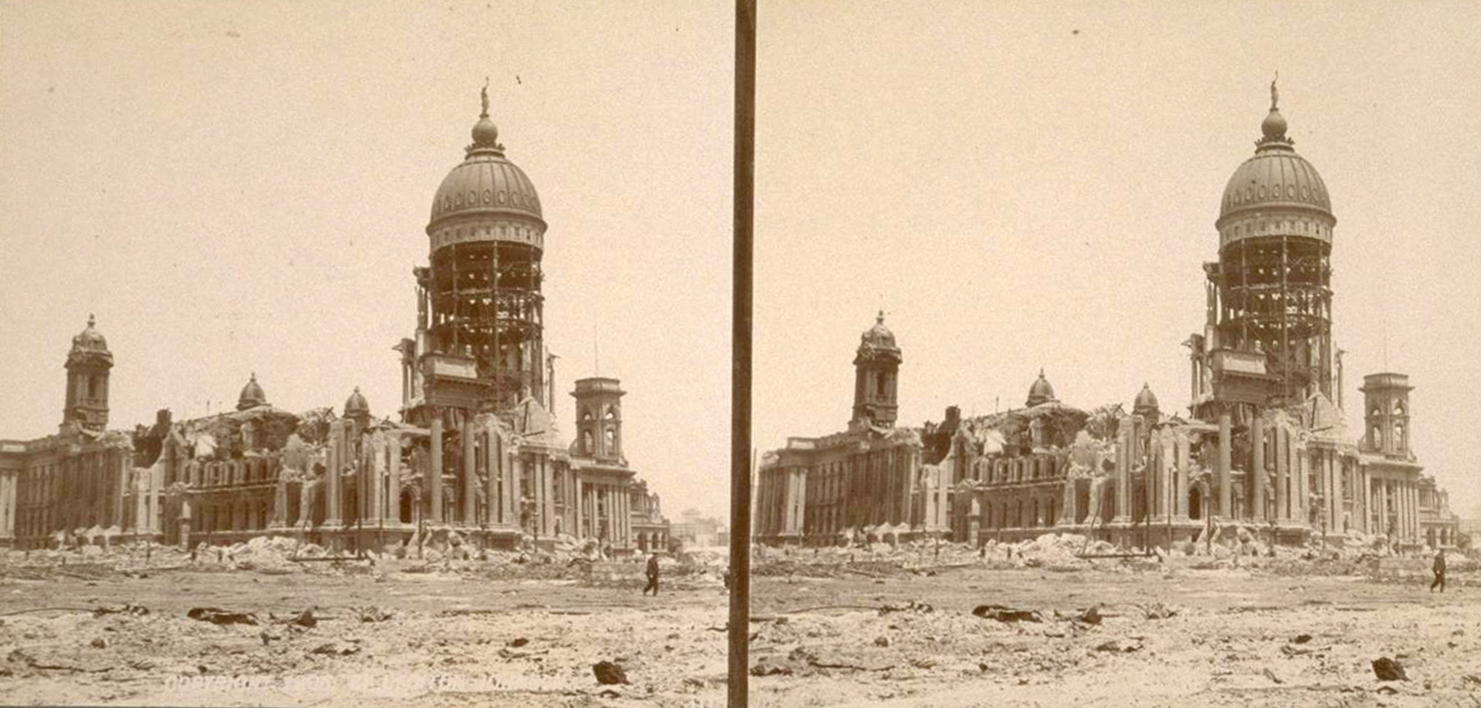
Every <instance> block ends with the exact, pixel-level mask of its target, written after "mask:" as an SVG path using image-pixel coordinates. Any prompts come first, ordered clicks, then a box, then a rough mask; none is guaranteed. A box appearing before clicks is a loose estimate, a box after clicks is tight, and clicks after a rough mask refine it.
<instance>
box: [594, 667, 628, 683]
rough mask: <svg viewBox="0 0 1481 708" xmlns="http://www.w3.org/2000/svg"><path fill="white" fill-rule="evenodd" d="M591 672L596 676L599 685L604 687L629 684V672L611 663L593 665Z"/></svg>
mask: <svg viewBox="0 0 1481 708" xmlns="http://www.w3.org/2000/svg"><path fill="white" fill-rule="evenodd" d="M591 672H592V673H593V674H595V675H596V678H597V683H599V684H602V685H609V684H616V683H627V672H626V671H623V670H622V667H621V666H618V665H617V664H614V663H612V662H610V661H598V662H597V663H595V664H592V666H591Z"/></svg>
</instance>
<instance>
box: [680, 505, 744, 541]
mask: <svg viewBox="0 0 1481 708" xmlns="http://www.w3.org/2000/svg"><path fill="white" fill-rule="evenodd" d="M669 529H670V535H671V536H672V538H673V539H674V540H676V541H682V542H683V543H684V544H685V545H686V546H723V545H725V544H726V543H727V542H728V541H729V540H730V533H729V532H728V531H726V529H725V524H724V522H722V521H720V520H719V519H714V518H709V517H706V516H702V515H701V514H700V513H699V511H697V510H695V509H688V510H685V512H684V513H683V514H682V515H681V518H680V520H679V521H674V522H671V523H670V525H669Z"/></svg>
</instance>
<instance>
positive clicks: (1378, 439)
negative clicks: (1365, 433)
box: [1373, 425, 1383, 447]
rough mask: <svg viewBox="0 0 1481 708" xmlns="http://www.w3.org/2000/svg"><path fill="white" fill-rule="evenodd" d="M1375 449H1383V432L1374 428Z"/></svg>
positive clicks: (1376, 427)
mask: <svg viewBox="0 0 1481 708" xmlns="http://www.w3.org/2000/svg"><path fill="white" fill-rule="evenodd" d="M1373 447H1383V431H1382V430H1379V428H1378V426H1376V425H1375V426H1373Z"/></svg>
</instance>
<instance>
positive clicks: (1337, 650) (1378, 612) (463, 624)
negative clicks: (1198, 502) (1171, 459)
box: [0, 558, 1481, 708]
mask: <svg viewBox="0 0 1481 708" xmlns="http://www.w3.org/2000/svg"><path fill="white" fill-rule="evenodd" d="M326 565H327V564H318V566H316V567H315V568H313V569H310V570H305V571H298V572H289V573H283V572H282V571H273V572H272V573H266V572H263V571H262V570H227V569H218V568H207V567H182V568H174V569H161V568H147V569H142V570H141V571H130V572H127V573H124V572H119V571H117V570H116V569H102V568H93V567H90V566H88V565H86V564H80V565H69V566H66V567H63V568H59V569H53V570H51V571H47V572H45V573H36V572H18V571H15V570H14V569H13V570H12V572H9V573H5V572H0V598H3V600H0V622H3V624H0V703H4V704H14V705H36V704H53V705H54V704H67V705H146V704H147V705H223V706H225V705H231V706H235V705H273V706H316V705H332V706H349V705H356V706H392V705H396V706H401V705H411V706H454V705H479V706H489V705H501V706H503V705H507V706H639V705H641V706H674V707H680V706H721V705H724V703H725V669H726V655H725V641H726V639H725V633H724V627H725V621H726V611H727V610H726V601H727V600H726V595H725V592H724V590H723V588H722V587H720V585H719V581H718V579H717V578H715V577H711V575H709V574H704V575H689V576H682V577H680V576H678V575H677V574H675V575H674V577H673V578H672V582H669V583H668V584H667V586H666V587H665V588H664V589H663V592H662V594H661V595H660V596H659V597H657V598H653V597H644V596H641V595H640V594H639V589H640V587H641V584H642V581H641V579H640V577H639V575H640V573H641V571H640V570H639V568H640V566H637V565H634V566H633V569H632V572H631V574H625V573H619V577H616V578H615V579H614V578H613V576H611V575H610V574H609V575H608V576H606V577H605V578H589V577H588V578H582V577H578V578H574V579H573V578H571V577H569V576H563V574H560V573H552V574H549V575H551V576H563V577H546V578H541V579H536V578H531V577H519V576H518V575H517V574H510V573H502V575H501V573H494V572H480V570H479V569H478V566H477V563H476V562H467V563H465V564H463V565H461V566H460V565H458V564H455V563H454V564H447V565H446V566H444V567H445V569H436V570H431V572H428V571H429V568H428V567H426V566H425V565H415V564H412V563H410V562H407V561H383V562H382V563H380V564H378V565H377V566H376V567H374V568H370V567H368V566H367V565H366V564H364V563H357V564H349V565H347V566H344V567H340V568H332V567H323V566H326ZM1093 565H1094V567H1093V568H1088V569H1076V570H1049V569H1044V568H995V567H988V566H986V565H975V566H973V565H964V566H959V567H942V568H936V569H914V570H901V571H897V572H861V573H844V574H837V575H840V576H841V577H806V576H805V574H791V575H789V574H786V573H783V572H771V573H767V574H764V575H762V576H761V577H757V578H755V579H754V584H753V592H754V603H753V616H754V619H753V621H752V624H751V628H750V629H751V632H752V640H751V664H752V666H753V670H752V674H753V675H752V676H751V678H750V686H751V689H750V690H751V704H752V705H754V706H856V705H878V706H922V707H924V706H975V705H992V706H1059V705H1076V706H1117V707H1120V708H1124V707H1127V706H1164V705H1166V706H1192V705H1198V706H1435V705H1456V706H1481V603H1478V602H1477V600H1478V599H1481V597H1478V590H1477V589H1476V588H1475V587H1474V585H1476V584H1481V578H1476V577H1467V575H1466V574H1460V575H1458V576H1453V577H1452V580H1451V588H1450V592H1447V593H1445V594H1443V595H1441V594H1438V593H1436V594H1431V593H1429V592H1427V588H1426V585H1425V583H1424V582H1423V581H1422V580H1421V579H1420V578H1417V577H1410V578H1409V579H1408V580H1401V581H1385V582H1378V581H1376V580H1374V579H1372V578H1370V577H1368V576H1367V575H1363V574H1357V575H1322V574H1317V573H1315V572H1308V573H1301V572H1294V571H1293V570H1292V569H1291V568H1288V567H1286V568H1282V569H1273V568H1264V569H1260V568H1257V569H1253V570H1251V569H1247V568H1246V569H1231V568H1228V567H1218V568H1213V569H1204V570H1199V569H1194V568H1193V567H1192V566H1193V565H1196V563H1195V562H1194V561H1193V559H1186V558H1184V559H1170V560H1168V561H1165V562H1151V563H1149V562H1146V561H1143V560H1139V561H1137V562H1135V563H1130V562H1126V561H1118V560H1105V561H1097V562H1095V563H1094V564H1093ZM21 570H24V569H21ZM406 571H418V572H406ZM875 576H879V577H875ZM1467 584H1470V585H1472V587H1467ZM912 603H913V604H912ZM989 604H991V605H1000V606H1004V607H1007V608H1013V609H1021V610H1029V611H1033V612H1035V613H1037V616H1031V617H1028V618H1026V619H1024V620H1022V621H1017V622H1004V621H999V620H996V619H992V618H982V617H978V616H975V615H974V614H973V609H974V608H976V607H978V606H981V605H989ZM125 605H132V606H134V607H136V608H142V610H140V609H133V608H126V607H124V606H125ZM1092 606H1098V614H1099V615H1101V617H1100V620H1099V623H1098V624H1097V623H1093V622H1086V621H1081V620H1079V619H1075V618H1079V617H1082V616H1083V614H1084V612H1085V611H1086V610H1087V609H1089V608H1091V607H1092ZM199 607H213V608H220V609H223V610H227V611H231V612H239V613H250V614H251V615H252V617H251V618H250V619H251V620H252V621H255V622H256V624H224V625H218V624H214V623H212V622H208V621H203V620H197V619H191V618H190V617H188V616H187V613H188V612H189V611H190V610H191V609H192V608H199ZM47 608H50V609H47ZM98 608H109V609H113V610H123V611H116V612H108V613H102V614H99V613H97V612H95V610H97V609H98ZM310 608H311V612H312V614H313V616H314V618H315V620H314V621H313V622H311V624H313V626H311V627H309V626H304V625H305V624H310V622H307V621H300V622H299V623H297V624H294V623H292V622H291V620H292V619H293V618H295V617H301V616H302V613H303V612H304V611H305V610H306V609H310ZM145 610H147V614H142V613H141V612H143V611H145ZM1169 612H1170V613H1171V616H1167V617H1158V618H1151V619H1149V618H1148V616H1149V614H1151V615H1160V614H1166V613H1169ZM387 615H388V616H387ZM1034 619H1038V620H1041V621H1033V620H1034ZM1092 619H1094V618H1092ZM1303 635H1309V637H1306V636H1303ZM1380 657H1389V658H1392V659H1395V660H1397V661H1398V662H1399V663H1401V664H1402V666H1403V668H1404V670H1405V671H1406V672H1407V676H1408V680H1404V681H1387V682H1384V681H1379V680H1378V679H1377V678H1376V677H1375V675H1374V671H1373V668H1372V661H1373V660H1375V659H1378V658H1380ZM600 661H611V662H614V663H616V664H617V665H619V666H620V667H622V669H623V670H624V672H625V674H626V677H627V679H628V681H629V683H627V684H616V685H601V684H599V683H598V682H597V680H596V679H595V678H594V674H593V668H592V667H593V664H595V663H597V662H600Z"/></svg>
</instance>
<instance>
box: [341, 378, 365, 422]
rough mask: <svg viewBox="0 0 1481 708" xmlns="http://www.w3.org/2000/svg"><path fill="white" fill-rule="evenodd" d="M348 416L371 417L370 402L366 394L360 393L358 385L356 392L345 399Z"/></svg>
mask: <svg viewBox="0 0 1481 708" xmlns="http://www.w3.org/2000/svg"><path fill="white" fill-rule="evenodd" d="M345 417H346V418H369V417H370V402H369V401H366V400H365V395H364V394H362V393H360V387H359V386H356V387H355V391H354V393H351V394H350V397H349V398H346V399H345Z"/></svg>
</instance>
